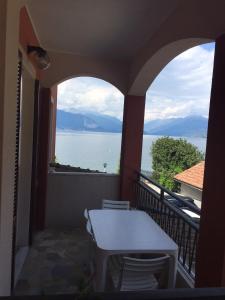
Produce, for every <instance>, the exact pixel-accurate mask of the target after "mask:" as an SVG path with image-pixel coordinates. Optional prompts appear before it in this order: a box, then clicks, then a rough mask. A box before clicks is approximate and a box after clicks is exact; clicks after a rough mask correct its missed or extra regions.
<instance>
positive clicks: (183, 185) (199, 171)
mask: <svg viewBox="0 0 225 300" xmlns="http://www.w3.org/2000/svg"><path fill="white" fill-rule="evenodd" d="M204 169H205V162H204V161H201V162H200V163H198V164H196V165H194V166H193V167H191V168H189V169H187V170H185V171H183V172H181V173H179V174H177V175H176V176H174V179H175V181H177V182H179V183H180V193H181V195H183V196H187V197H190V198H192V199H194V200H195V204H196V205H197V206H198V207H201V201H202V189H203V177H204Z"/></svg>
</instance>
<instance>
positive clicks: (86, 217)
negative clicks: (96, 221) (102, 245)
mask: <svg viewBox="0 0 225 300" xmlns="http://www.w3.org/2000/svg"><path fill="white" fill-rule="evenodd" d="M84 217H85V219H86V220H88V219H89V216H88V210H87V208H85V210H84Z"/></svg>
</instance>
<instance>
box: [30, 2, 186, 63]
mask: <svg viewBox="0 0 225 300" xmlns="http://www.w3.org/2000/svg"><path fill="white" fill-rule="evenodd" d="M182 2H183V0H169V1H168V0H167V1H166V0H38V1H37V0H28V4H27V8H28V11H29V14H30V17H31V19H32V22H33V25H34V27H35V30H36V33H37V35H38V37H39V40H40V43H41V45H42V47H44V48H46V49H47V50H50V51H55V52H64V53H71V54H78V55H83V56H94V57H96V56H99V57H100V56H101V57H106V58H111V59H114V58H115V59H122V60H130V59H132V58H133V57H134V56H135V55H136V54H137V53H138V51H139V50H140V49H141V48H142V47H144V45H145V44H146V43H147V42H148V41H149V40H150V39H151V37H152V36H154V34H156V33H157V30H159V29H160V27H161V26H162V25H163V23H164V22H165V21H166V20H167V18H168V17H169V16H170V15H171V14H173V12H174V10H175V9H176V8H177V7H178V5H180V4H181V3H182Z"/></svg>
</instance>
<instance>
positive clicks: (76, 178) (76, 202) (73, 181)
mask: <svg viewBox="0 0 225 300" xmlns="http://www.w3.org/2000/svg"><path fill="white" fill-rule="evenodd" d="M118 197H119V175H111V174H96V173H95V174H93V173H92V174H91V173H69V172H68V173H58V172H55V173H49V176H48V193H47V207H46V227H47V228H66V227H81V226H84V224H85V221H84V216H83V212H84V209H85V208H88V209H94V208H101V201H102V199H103V198H106V199H114V200H117V199H118Z"/></svg>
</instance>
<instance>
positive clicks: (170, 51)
mask: <svg viewBox="0 0 225 300" xmlns="http://www.w3.org/2000/svg"><path fill="white" fill-rule="evenodd" d="M209 42H212V40H209V39H206V38H187V39H181V40H177V41H174V42H172V43H169V44H167V45H165V46H163V47H162V48H160V49H159V50H158V51H157V52H155V54H153V55H152V56H151V57H150V58H149V59H148V60H147V61H146V62H145V63H144V64H143V65H142V67H141V68H140V69H139V71H138V72H137V73H136V76H135V78H134V79H133V81H132V83H131V84H130V88H129V92H128V94H130V95H144V94H145V93H146V91H147V89H148V88H149V86H150V85H151V83H152V82H153V80H154V79H155V78H156V76H157V75H158V74H159V73H160V71H161V70H162V69H163V68H164V67H165V66H166V65H167V64H168V63H169V62H170V61H171V60H172V59H174V58H175V57H176V56H177V55H179V54H181V53H182V52H184V51H185V50H188V49H189V48H192V47H194V46H198V45H201V44H205V43H209Z"/></svg>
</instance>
